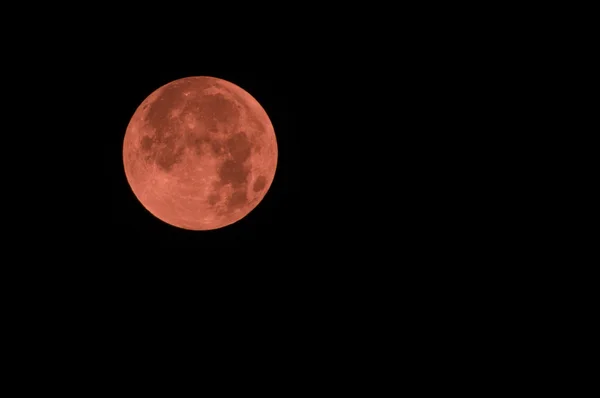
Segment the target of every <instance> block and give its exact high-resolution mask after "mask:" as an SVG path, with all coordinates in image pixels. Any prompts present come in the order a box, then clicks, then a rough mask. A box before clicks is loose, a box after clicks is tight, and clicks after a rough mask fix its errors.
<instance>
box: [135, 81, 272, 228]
mask: <svg viewBox="0 0 600 398" xmlns="http://www.w3.org/2000/svg"><path fill="white" fill-rule="evenodd" d="M277 155H278V152H277V141H276V139H275V131H274V129H273V125H272V124H271V121H270V120H269V117H268V115H267V113H266V112H265V110H264V109H263V108H262V106H261V105H260V104H259V103H258V101H257V100H256V99H254V98H253V97H252V96H251V95H250V94H249V93H248V92H246V91H245V90H243V89H242V88H240V87H238V86H236V85H235V84H233V83H230V82H228V81H225V80H222V79H218V78H215V77H208V76H196V77H187V78H183V79H179V80H175V81H173V82H170V83H168V84H166V85H164V86H162V87H160V88H158V89H157V90H156V91H154V92H153V93H152V94H150V95H149V96H148V98H146V99H145V100H144V101H143V102H142V103H141V104H140V106H139V107H138V108H137V110H136V111H135V113H134V115H133V117H132V118H131V121H130V122H129V125H128V126H127V131H126V133H125V138H124V142H123V163H124V166H125V175H126V177H127V181H128V182H129V185H130V186H131V189H132V190H133V193H134V194H135V196H136V197H137V199H138V200H139V201H140V202H141V204H142V205H143V206H144V207H145V208H146V209H147V210H148V211H150V213H152V214H153V215H154V216H156V217H157V218H159V219H160V220H162V221H164V222H166V223H168V224H171V225H173V226H176V227H179V228H183V229H188V230H211V229H217V228H221V227H224V226H227V225H230V224H233V223H234V222H236V221H239V220H240V219H242V218H243V217H245V216H246V215H247V214H248V213H250V211H252V210H253V209H254V208H255V207H256V206H257V205H258V204H259V203H260V201H261V200H262V199H263V198H264V196H265V194H266V193H267V191H268V189H269V187H270V186H271V183H272V182H273V178H274V176H275V169H276V167H277Z"/></svg>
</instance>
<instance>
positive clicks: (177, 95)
mask: <svg viewBox="0 0 600 398" xmlns="http://www.w3.org/2000/svg"><path fill="white" fill-rule="evenodd" d="M189 88H191V82H185V81H183V82H179V83H177V84H171V85H167V86H166V87H164V88H163V89H162V91H161V93H160V95H159V96H158V98H157V99H156V100H155V101H154V102H152V103H151V104H150V105H149V108H148V113H147V116H146V122H147V124H148V125H149V126H150V127H152V128H154V130H155V132H154V135H153V136H144V137H143V138H142V141H141V149H142V151H143V152H144V158H145V159H146V161H148V162H149V163H154V164H156V165H157V166H158V167H159V168H160V169H162V170H163V171H165V172H169V171H171V169H172V168H173V166H175V165H176V164H177V163H178V162H180V161H181V160H182V158H183V154H184V152H185V147H184V146H183V145H181V144H180V140H179V136H178V134H179V131H180V130H179V128H180V126H181V121H180V120H172V119H171V118H170V113H171V111H172V110H173V109H176V108H179V107H181V106H183V104H184V102H185V98H184V97H183V96H182V93H183V91H185V90H186V89H189Z"/></svg>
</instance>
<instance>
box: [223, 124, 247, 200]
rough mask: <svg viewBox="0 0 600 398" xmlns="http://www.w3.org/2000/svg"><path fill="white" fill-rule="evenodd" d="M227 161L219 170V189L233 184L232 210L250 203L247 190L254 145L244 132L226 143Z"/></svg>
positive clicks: (235, 135)
mask: <svg viewBox="0 0 600 398" xmlns="http://www.w3.org/2000/svg"><path fill="white" fill-rule="evenodd" d="M225 148H226V151H227V153H228V155H229V156H228V157H227V159H225V160H224V161H223V163H221V165H220V166H219V169H218V173H219V181H218V183H217V184H218V187H222V186H224V185H227V184H231V186H232V187H233V194H232V195H231V197H229V199H228V200H227V209H228V210H232V209H235V208H238V207H242V206H244V205H245V204H246V203H247V202H248V197H247V193H246V188H247V186H248V177H249V176H250V171H251V170H250V164H249V162H248V160H249V159H250V155H251V151H252V144H251V143H250V141H249V140H248V136H247V135H246V133H244V132H243V131H240V132H237V133H235V134H234V135H232V136H231V137H229V138H228V139H227V140H226V141H225Z"/></svg>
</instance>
